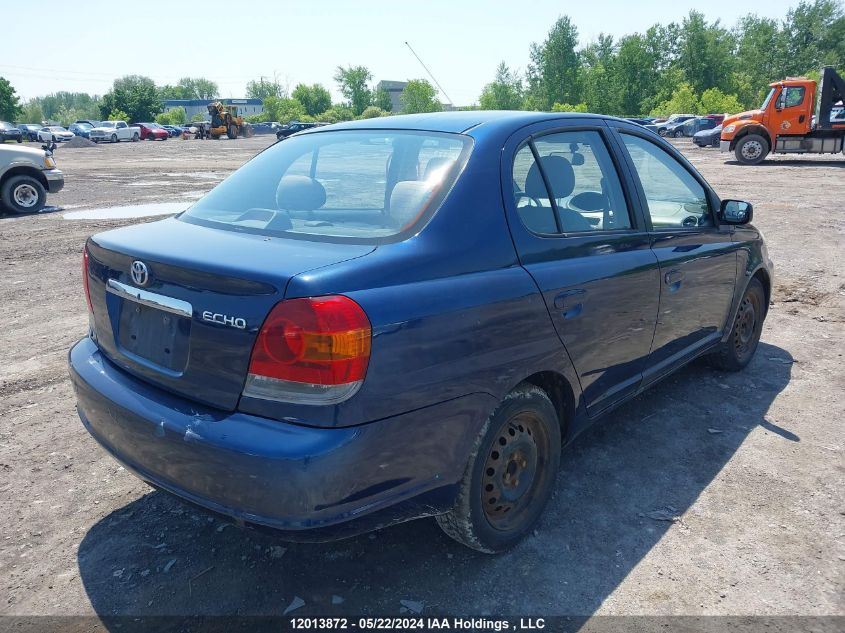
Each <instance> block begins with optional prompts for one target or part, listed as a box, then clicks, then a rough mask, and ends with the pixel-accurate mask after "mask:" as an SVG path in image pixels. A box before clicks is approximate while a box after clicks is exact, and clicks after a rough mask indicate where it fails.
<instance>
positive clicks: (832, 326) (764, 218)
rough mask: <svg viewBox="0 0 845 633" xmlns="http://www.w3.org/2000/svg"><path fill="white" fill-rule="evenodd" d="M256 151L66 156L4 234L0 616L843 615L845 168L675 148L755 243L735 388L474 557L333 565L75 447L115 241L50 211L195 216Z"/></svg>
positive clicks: (577, 456)
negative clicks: (769, 273) (751, 295)
mask: <svg viewBox="0 0 845 633" xmlns="http://www.w3.org/2000/svg"><path fill="white" fill-rule="evenodd" d="M271 140H272V139H271V138H270V137H266V136H265V137H255V138H252V139H238V140H235V141H228V140H227V141H217V142H214V141H181V140H178V139H171V140H169V141H166V142H157V143H152V142H141V143H125V144H120V145H104V146H97V147H92V148H84V149H71V148H59V149H58V150H57V151H56V158H57V160H58V163H59V167H60V168H61V169H62V170H64V171H65V173H66V178H67V181H66V187H65V190H64V191H62V192H61V193H59V194H57V195H54V196H51V197H50V200H49V203H50V204H52V205H55V207H58V208H59V209H58V210H53V211H50V210H48V211H47V212H42V213H41V214H38V215H35V216H25V217H18V216H9V215H7V216H0V245H2V247H0V249H2V250H0V253H2V255H0V267H2V275H0V305H2V314H3V318H4V321H5V322H6V326H5V327H4V328H3V329H2V331H0V350H2V352H3V353H2V357H3V362H2V364H0V494H2V496H0V500H2V510H0V535H2V539H0V587H2V589H0V592H1V593H2V596H0V614H7V615H10V614H11V615H28V614H54V615H58V614H61V615H75V614H78V615H88V614H93V613H96V614H98V615H100V616H106V615H117V614H131V615H157V614H195V613H199V614H219V613H231V614H234V613H238V614H267V615H269V614H280V613H282V612H283V611H284V610H285V609H286V608H288V606H289V605H291V604H299V602H300V601H301V602H304V606H302V607H301V608H299V609H298V610H296V615H313V614H322V615H340V614H361V613H369V614H382V615H392V614H398V613H399V612H400V610H401V609H404V608H407V607H408V605H411V610H412V612H413V611H414V610H416V609H417V608H420V609H422V613H423V615H435V614H439V613H452V614H467V615H468V614H476V615H480V614H496V613H504V614H508V613H510V614H535V615H553V614H572V615H591V614H614V615H623V614H624V615H632V614H633V615H636V614H661V615H664V614H674V615H705V614H706V615H786V614H803V615H832V614H838V615H843V614H845V602H843V595H845V593H843V579H845V574H843V565H845V562H843V561H845V546H843V543H845V485H843V482H845V478H843V465H844V464H845V462H843V422H842V421H843V419H845V398H843V393H845V371H843V364H844V363H843V358H842V355H843V351H845V345H843V339H845V337H844V336H843V335H845V325H844V324H843V321H845V274H843V273H841V272H840V270H839V264H840V263H841V262H842V258H843V254H845V239H844V238H843V235H845V232H843V226H845V224H843V213H845V204H844V203H845V157H841V156H839V157H836V158H830V157H809V158H802V159H800V160H789V159H785V158H783V157H777V158H774V159H772V160H769V161H767V162H766V163H765V164H763V165H762V166H759V167H743V166H739V165H736V164H732V163H726V157H725V156H724V155H720V154H719V153H718V151H716V150H712V149H697V148H694V146H693V145H692V144H691V143H689V142H688V141H679V142H678V144H679V145H680V146H681V147H682V149H683V151H684V152H685V153H686V155H687V156H689V157H690V159H691V160H692V161H693V163H694V164H695V165H696V166H697V167H698V168H699V169H700V170H701V171H702V172H703V173H704V175H705V176H706V177H707V178H708V179H709V181H710V182H711V183H712V184H713V185H714V186H715V187H716V189H717V190H718V191H719V192H720V194H721V195H722V196H723V197H737V198H742V199H747V200H749V201H751V202H753V203H754V207H755V214H754V215H755V223H756V224H757V225H758V226H759V227H761V228H762V230H763V231H764V232H765V233H766V237H767V239H768V244H769V250H770V253H771V256H772V258H773V260H774V261H775V265H776V289H775V292H774V305H773V306H772V308H771V311H770V313H769V318H768V320H767V322H766V326H765V329H764V332H763V339H762V343H761V345H760V348H759V350H758V352H757V355H756V357H755V358H754V360H753V362H752V364H751V365H750V367H749V368H748V369H747V370H746V371H745V372H743V373H741V374H722V373H717V372H714V371H712V370H710V369H708V368H707V367H705V366H704V365H703V364H699V363H696V364H694V365H692V366H690V367H688V368H686V369H685V370H683V371H681V372H680V373H679V374H677V375H675V376H674V377H672V378H670V379H668V380H666V381H664V382H663V383H661V384H660V385H658V386H657V387H655V388H654V389H652V390H650V391H649V392H648V393H646V394H645V395H643V396H641V397H640V398H638V399H637V400H635V401H634V402H632V403H630V404H628V405H626V406H624V407H622V408H620V409H618V410H617V411H616V412H614V413H613V414H611V416H609V418H607V419H606V420H605V422H604V423H603V424H599V425H597V426H595V427H594V428H593V429H591V430H590V431H588V432H587V433H585V434H584V435H582V436H581V437H580V438H579V439H578V440H577V441H576V442H575V444H574V445H573V446H571V447H570V448H569V449H568V450H567V452H566V453H565V454H564V459H563V467H562V470H561V472H560V475H559V486H558V492H557V494H556V496H555V498H554V499H553V501H552V502H551V504H550V506H549V508H548V509H547V511H546V513H545V516H544V519H543V521H542V523H541V525H540V527H539V529H538V530H537V532H536V533H535V535H534V536H533V537H531V538H529V539H528V540H527V541H526V542H524V543H523V544H522V545H520V546H519V547H518V548H517V549H515V550H513V551H512V552H510V553H507V554H505V555H502V556H498V557H488V556H484V555H480V554H476V553H474V552H472V551H470V550H467V549H464V548H463V547H461V546H459V545H457V544H456V543H454V542H452V541H451V540H449V539H448V538H447V537H445V536H444V535H443V534H442V533H441V532H440V530H439V529H438V528H437V526H436V525H435V522H434V521H433V520H430V519H426V520H421V521H415V522H412V523H407V524H404V525H401V526H398V527H394V528H390V529H387V530H383V531H381V532H378V533H375V534H371V535H364V536H362V537H359V538H355V539H352V540H347V541H342V542H337V543H329V544H308V545H303V544H288V543H284V542H281V541H279V540H277V539H275V538H273V536H268V535H264V534H258V533H254V532H248V531H242V530H240V529H238V528H236V527H234V526H229V525H228V524H226V523H222V522H220V521H219V520H216V519H211V518H209V517H207V516H206V515H204V514H203V513H201V512H199V511H196V510H194V509H193V508H190V507H187V506H184V505H182V504H180V503H179V502H178V501H175V500H173V499H171V498H169V497H167V496H165V495H163V494H161V493H157V492H153V491H152V490H151V489H150V488H148V487H147V486H146V485H145V484H143V483H141V482H140V481H138V480H137V479H135V478H134V477H133V476H131V475H129V474H128V473H127V472H126V471H124V469H123V468H121V467H120V466H118V465H117V464H116V463H115V462H114V461H113V460H112V459H111V458H110V457H108V456H107V455H106V453H105V452H104V451H103V450H101V449H100V448H99V446H98V445H97V444H96V443H95V442H94V440H93V439H92V438H91V437H89V435H88V433H87V432H85V430H84V429H83V428H82V425H81V424H80V422H79V420H78V418H77V415H76V412H75V409H74V398H73V393H72V390H71V387H70V383H69V381H68V378H67V370H66V360H65V357H66V353H67V350H68V348H69V347H70V346H71V345H72V344H73V342H74V341H75V340H77V339H78V338H79V337H81V336H82V335H83V334H84V332H85V329H86V327H87V316H86V309H85V302H84V298H83V294H82V286H81V280H80V251H81V248H82V244H83V242H84V240H85V238H86V237H87V236H88V235H90V234H92V233H96V232H98V231H101V230H104V229H107V228H111V227H113V226H119V225H121V224H125V223H126V222H127V221H107V220H91V221H81V220H66V219H64V218H63V213H62V210H61V209H64V210H68V211H70V210H80V209H90V208H103V207H111V206H115V205H125V204H145V203H150V202H180V201H186V202H190V200H192V199H195V198H196V197H198V196H199V195H200V194H201V193H202V192H204V191H207V190H208V189H210V188H211V187H212V186H214V185H215V184H216V183H217V182H219V180H221V179H222V178H223V177H225V175H227V174H228V173H229V172H231V171H232V170H234V169H235V168H237V167H238V166H239V165H241V164H242V163H243V162H245V161H246V160H247V159H248V158H250V157H251V156H253V155H254V154H255V153H256V152H258V151H259V150H261V149H263V148H264V147H265V146H266V145H267V144H269V143H270V142H271ZM131 221H134V222H138V221H149V220H146V219H145V220H131ZM401 601H406V604H405V606H404V607H403V605H402V603H401ZM0 628H2V627H0Z"/></svg>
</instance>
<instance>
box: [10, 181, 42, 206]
mask: <svg viewBox="0 0 845 633" xmlns="http://www.w3.org/2000/svg"><path fill="white" fill-rule="evenodd" d="M12 198H14V200H15V204H17V205H18V206H19V207H23V208H25V209H31V208H32V207H34V206H35V205H36V204H38V191H37V190H36V189H35V187H33V186H32V185H30V184H26V183H25V184H22V185H18V186H17V187H15V191H14V192H13V193H12Z"/></svg>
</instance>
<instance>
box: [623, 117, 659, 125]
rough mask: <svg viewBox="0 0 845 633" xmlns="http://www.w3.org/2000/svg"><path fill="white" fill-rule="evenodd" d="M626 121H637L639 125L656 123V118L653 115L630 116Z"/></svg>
mask: <svg viewBox="0 0 845 633" xmlns="http://www.w3.org/2000/svg"><path fill="white" fill-rule="evenodd" d="M625 120H626V121H630V122H631V123H636V124H637V125H643V126H645V125H651V124H653V123H654V119H652V118H651V117H628V118H626V119H625Z"/></svg>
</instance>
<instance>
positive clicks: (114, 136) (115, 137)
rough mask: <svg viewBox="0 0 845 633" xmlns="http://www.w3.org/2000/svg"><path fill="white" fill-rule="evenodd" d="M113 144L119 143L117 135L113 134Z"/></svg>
mask: <svg viewBox="0 0 845 633" xmlns="http://www.w3.org/2000/svg"><path fill="white" fill-rule="evenodd" d="M111 142H112V143H117V134H112V135H111Z"/></svg>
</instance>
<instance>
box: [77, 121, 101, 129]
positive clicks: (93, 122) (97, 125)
mask: <svg viewBox="0 0 845 633" xmlns="http://www.w3.org/2000/svg"><path fill="white" fill-rule="evenodd" d="M74 123H87V124H88V125H90V126H91V127H99V126H100V123H102V121H95V120H94V119H79V120H77V121H74Z"/></svg>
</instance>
